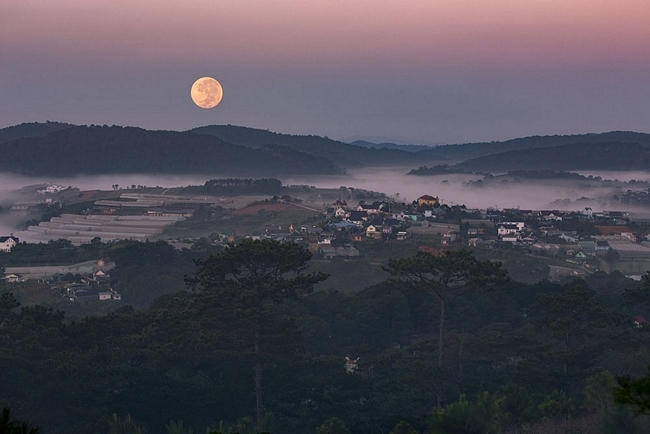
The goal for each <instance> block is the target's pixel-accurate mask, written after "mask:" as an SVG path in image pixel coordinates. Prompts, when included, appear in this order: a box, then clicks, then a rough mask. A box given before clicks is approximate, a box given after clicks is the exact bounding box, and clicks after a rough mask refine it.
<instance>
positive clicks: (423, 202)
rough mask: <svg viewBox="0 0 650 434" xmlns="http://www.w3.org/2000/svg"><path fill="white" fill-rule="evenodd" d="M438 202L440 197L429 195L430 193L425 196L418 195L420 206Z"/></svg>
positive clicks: (432, 204)
mask: <svg viewBox="0 0 650 434" xmlns="http://www.w3.org/2000/svg"><path fill="white" fill-rule="evenodd" d="M437 203H438V198H437V197H433V196H429V195H428V194H425V195H423V196H420V197H418V206H419V207H421V206H435V205H436V204H437Z"/></svg>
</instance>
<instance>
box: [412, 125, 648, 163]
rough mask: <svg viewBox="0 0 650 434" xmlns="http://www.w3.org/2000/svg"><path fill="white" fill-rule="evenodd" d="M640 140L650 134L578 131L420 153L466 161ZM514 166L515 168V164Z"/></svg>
mask: <svg viewBox="0 0 650 434" xmlns="http://www.w3.org/2000/svg"><path fill="white" fill-rule="evenodd" d="M615 142H616V143H640V144H643V145H650V134H645V133H635V132H628V131H612V132H608V133H600V134H576V135H567V136H559V135H555V136H531V137H522V138H517V139H512V140H506V141H503V142H485V143H465V144H459V145H443V146H436V147H435V148H432V149H430V150H424V151H420V152H418V153H417V154H418V155H420V156H422V158H423V160H427V159H432V158H437V159H440V160H443V159H447V160H454V161H465V160H469V159H473V158H477V157H482V156H486V155H491V154H500V153H503V152H507V151H514V150H523V149H534V148H551V147H557V146H561V145H568V144H595V143H615ZM513 170H514V168H513Z"/></svg>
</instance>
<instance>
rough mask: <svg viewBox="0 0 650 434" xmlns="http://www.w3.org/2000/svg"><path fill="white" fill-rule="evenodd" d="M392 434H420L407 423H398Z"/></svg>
mask: <svg viewBox="0 0 650 434" xmlns="http://www.w3.org/2000/svg"><path fill="white" fill-rule="evenodd" d="M390 434H418V432H417V431H416V430H415V429H414V428H413V427H412V426H411V424H410V423H408V422H406V421H401V422H398V423H397V425H395V427H394V428H393V430H392V431H391V432H390Z"/></svg>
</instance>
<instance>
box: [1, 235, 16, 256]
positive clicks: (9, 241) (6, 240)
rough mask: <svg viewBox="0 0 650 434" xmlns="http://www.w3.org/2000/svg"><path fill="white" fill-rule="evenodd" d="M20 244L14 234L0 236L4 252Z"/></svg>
mask: <svg viewBox="0 0 650 434" xmlns="http://www.w3.org/2000/svg"><path fill="white" fill-rule="evenodd" d="M16 244H18V238H16V237H14V236H13V235H9V236H8V237H0V251H2V252H10V251H11V248H12V247H13V246H15V245H16Z"/></svg>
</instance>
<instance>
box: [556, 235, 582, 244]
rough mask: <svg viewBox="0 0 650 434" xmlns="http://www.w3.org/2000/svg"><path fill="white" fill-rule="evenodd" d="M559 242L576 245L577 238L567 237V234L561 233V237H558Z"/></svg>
mask: <svg viewBox="0 0 650 434" xmlns="http://www.w3.org/2000/svg"><path fill="white" fill-rule="evenodd" d="M558 238H560V239H561V240H564V241H566V242H567V243H571V244H576V243H577V242H578V237H577V236H574V235H572V234H571V235H569V234H567V233H563V234H562V235H560V236H558Z"/></svg>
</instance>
